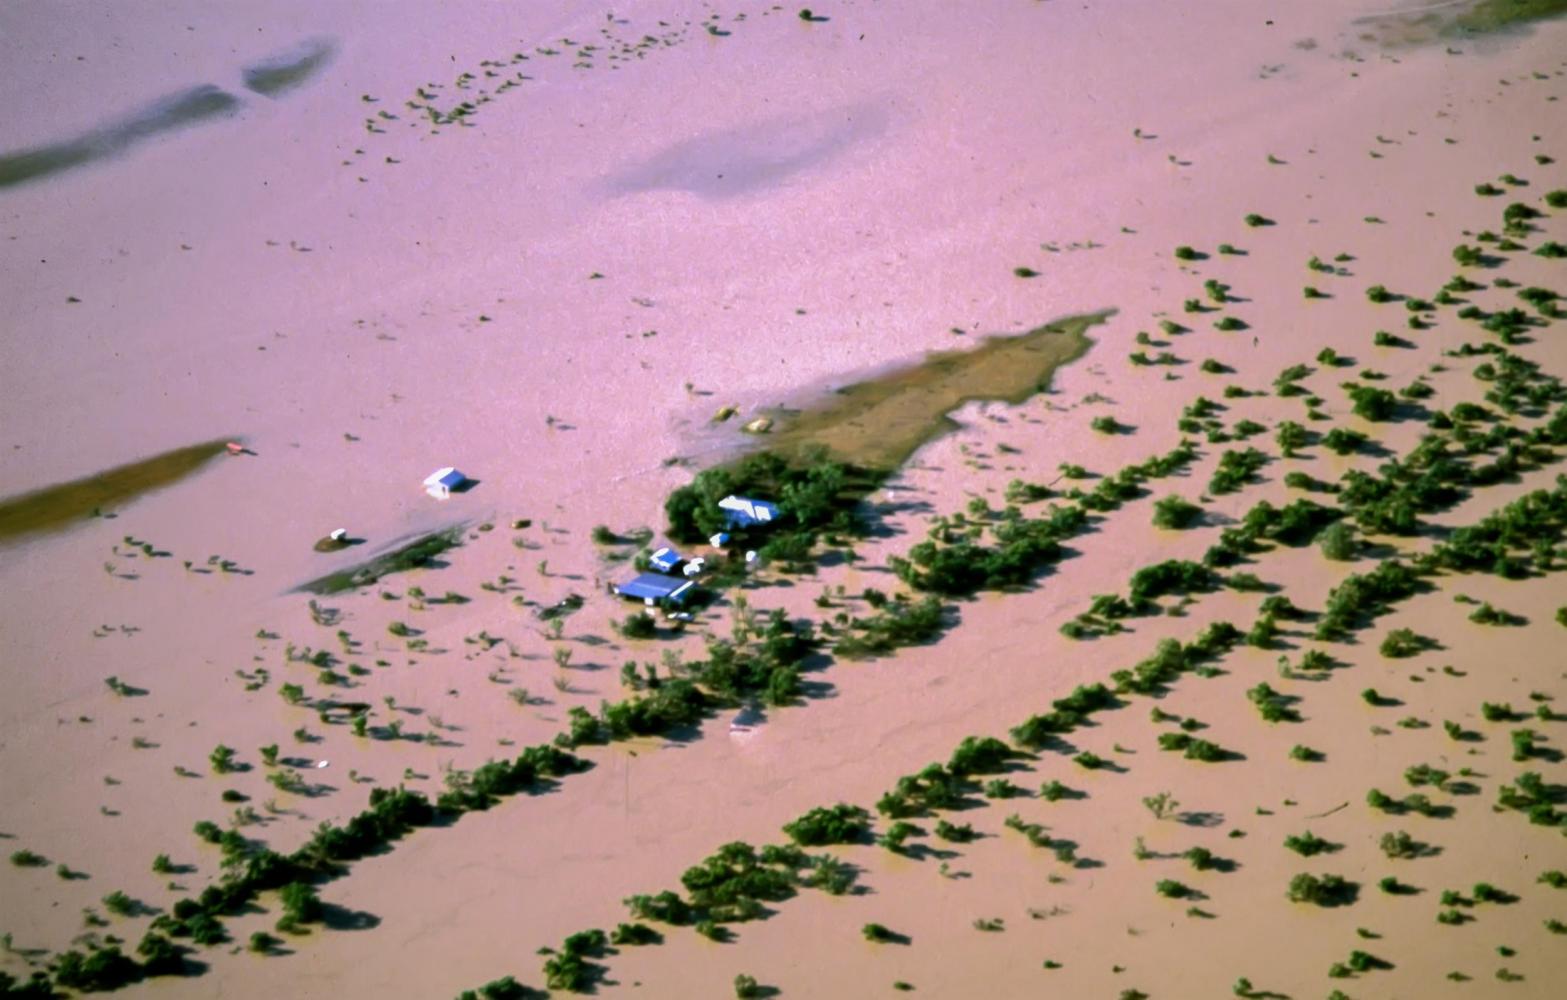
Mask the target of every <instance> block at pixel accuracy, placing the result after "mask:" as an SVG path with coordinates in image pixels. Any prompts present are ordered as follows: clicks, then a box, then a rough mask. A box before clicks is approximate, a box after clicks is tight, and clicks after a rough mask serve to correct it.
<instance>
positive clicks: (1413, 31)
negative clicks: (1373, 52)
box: [1355, 0, 1567, 47]
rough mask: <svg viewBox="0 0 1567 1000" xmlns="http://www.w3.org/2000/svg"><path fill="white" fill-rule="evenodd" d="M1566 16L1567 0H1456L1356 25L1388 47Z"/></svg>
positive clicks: (1374, 17) (1494, 31)
mask: <svg viewBox="0 0 1567 1000" xmlns="http://www.w3.org/2000/svg"><path fill="white" fill-rule="evenodd" d="M1563 14H1567V0H1456V2H1450V3H1433V4H1409V5H1407V6H1406V7H1404V8H1403V9H1401V10H1391V11H1386V12H1379V13H1374V14H1368V15H1366V16H1365V17H1362V18H1359V19H1357V20H1356V21H1355V24H1356V25H1357V26H1359V27H1363V28H1369V29H1370V31H1371V34H1370V35H1369V36H1367V37H1368V38H1369V39H1371V40H1375V41H1376V42H1378V43H1379V44H1382V45H1386V46H1389V47H1399V46H1414V45H1429V44H1431V43H1433V42H1437V41H1448V42H1452V41H1461V40H1463V39H1466V38H1476V37H1479V36H1483V35H1490V34H1497V33H1501V32H1519V31H1528V30H1529V27H1528V26H1529V25H1530V24H1531V23H1533V22H1536V21H1544V20H1547V19H1550V18H1555V17H1561V16H1562V15H1563Z"/></svg>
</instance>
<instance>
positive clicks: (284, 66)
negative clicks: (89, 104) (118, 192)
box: [0, 38, 337, 188]
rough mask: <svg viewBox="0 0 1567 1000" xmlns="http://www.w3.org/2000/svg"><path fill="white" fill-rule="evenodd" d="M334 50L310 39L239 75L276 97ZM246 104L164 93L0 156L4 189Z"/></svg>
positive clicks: (227, 96)
mask: <svg viewBox="0 0 1567 1000" xmlns="http://www.w3.org/2000/svg"><path fill="white" fill-rule="evenodd" d="M336 51H337V46H336V43H335V42H333V41H332V40H331V39H329V38H312V39H308V40H307V41H304V42H301V43H300V44H298V45H296V46H294V47H293V48H290V49H285V50H284V51H282V52H279V53H277V54H276V55H272V56H268V57H267V58H265V59H262V60H261V61H259V62H256V63H252V64H251V65H249V66H246V67H245V68H244V69H243V70H241V71H240V75H241V78H242V79H243V80H244V83H245V86H246V87H247V88H249V89H250V90H252V91H254V92H255V93H258V94H261V95H263V96H265V97H276V96H278V95H280V94H284V93H287V92H288V91H290V90H293V89H294V88H295V87H298V86H301V85H302V84H304V83H305V82H306V81H308V80H309V79H310V78H311V77H313V76H315V75H316V74H317V73H319V72H320V71H321V70H322V69H323V68H324V67H325V66H326V65H327V63H328V62H330V61H331V59H332V56H333V55H334V54H335V53H336ZM243 103H244V102H243V101H241V100H240V99H239V98H238V97H235V96H234V95H233V94H231V93H229V92H228V91H226V90H224V89H223V88H221V87H218V86H216V85H215V84H210V83H206V84H202V85H201V86H199V87H191V88H190V89H189V90H182V91H178V92H176V93H173V94H168V95H165V96H163V97H160V98H158V99H157V100H155V101H153V102H151V103H150V104H147V105H145V106H144V107H142V108H139V109H137V110H136V111H133V112H132V113H131V114H129V115H127V116H125V117H124V118H122V119H120V120H119V121H116V122H113V123H111V124H109V125H104V126H101V127H99V128H96V129H92V130H91V131H88V132H84V133H82V134H81V135H78V136H76V137H75V138H71V139H67V140H65V141H64V142H56V143H51V144H49V145H47V146H35V147H33V148H31V149H24V150H21V151H19V152H15V153H6V154H3V155H0V188H6V187H13V186H15V185H18V184H25V183H27V182H28V181H34V180H40V179H42V178H45V177H50V176H53V175H54V174H58V173H62V172H64V171H67V170H71V169H74V168H76V167H81V166H86V165H87V164H89V163H96V162H99V161H102V160H107V159H110V158H112V157H115V156H120V155H123V154H124V153H126V152H128V151H129V150H130V148H131V147H132V146H135V145H136V144H137V143H140V142H144V141H146V140H148V139H152V138H156V137H157V136H159V135H162V134H164V133H166V132H172V131H175V130H177V129H182V128H188V127H190V126H192V125H199V124H201V123H203V122H208V121H212V120H214V119H218V118H227V117H229V116H231V115H233V114H235V113H236V112H237V111H238V110H239V109H240V107H241V106H242V105H243Z"/></svg>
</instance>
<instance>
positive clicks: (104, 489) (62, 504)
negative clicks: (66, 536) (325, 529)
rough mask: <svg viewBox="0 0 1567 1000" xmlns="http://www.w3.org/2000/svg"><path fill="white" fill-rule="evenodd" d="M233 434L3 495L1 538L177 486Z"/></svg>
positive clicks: (57, 526)
mask: <svg viewBox="0 0 1567 1000" xmlns="http://www.w3.org/2000/svg"><path fill="white" fill-rule="evenodd" d="M228 440H229V439H228V438H218V439H216V440H213V441H204V442H202V443H201V444H193V445H187V446H186V447H184V448H176V449H174V450H173V451H166V452H163V453H162V454H159V455H153V456H152V457H151V458H144V459H142V460H140V461H137V462H131V463H129V464H128V465H121V466H116V467H115V468H112V469H109V470H107V471H104V472H99V473H95V474H94V475H91V476H87V477H86V478H83V479H76V480H72V481H71V482H68V483H60V484H59V485H56V486H50V487H47V488H45V489H41V490H38V491H36V492H33V493H24V494H22V495H21V496H17V497H11V498H9V499H6V500H0V544H4V543H6V542H10V541H15V540H17V539H20V538H25V537H27V536H29V535H36V534H42V533H45V532H50V531H60V530H62V529H64V528H67V527H69V526H70V525H72V524H74V523H75V522H77V521H82V520H85V519H87V518H89V517H93V516H96V515H97V514H99V513H104V512H110V511H113V510H114V509H115V508H117V507H121V506H123V505H125V504H127V503H130V502H131V501H132V500H135V499H136V498H138V497H140V496H142V495H144V494H146V493H151V492H152V491H153V490H160V489H163V488H164V487H167V486H172V485H174V484H175V483H177V482H179V481H180V480H182V479H184V478H186V477H187V476H190V475H193V474H194V473H195V472H196V471H197V470H199V469H200V468H201V467H202V466H204V465H206V464H207V463H208V462H209V461H211V460H212V459H213V458H215V457H217V456H218V455H221V454H222V453H223V451H224V446H225V444H226V442H227V441H228Z"/></svg>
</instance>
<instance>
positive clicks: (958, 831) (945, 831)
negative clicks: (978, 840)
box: [936, 819, 979, 844]
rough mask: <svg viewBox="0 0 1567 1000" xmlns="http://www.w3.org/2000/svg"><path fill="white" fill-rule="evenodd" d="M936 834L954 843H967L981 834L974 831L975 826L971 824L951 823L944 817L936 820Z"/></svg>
mask: <svg viewBox="0 0 1567 1000" xmlns="http://www.w3.org/2000/svg"><path fill="white" fill-rule="evenodd" d="M936 836H938V837H940V838H941V839H942V840H947V841H951V842H952V843H954V844H966V843H968V842H969V841H971V840H973V839H974V838H975V837H977V836H979V834H977V833H975V832H974V827H973V826H972V825H971V824H968V823H962V824H957V823H949V822H947V821H946V820H944V819H943V820H937V821H936Z"/></svg>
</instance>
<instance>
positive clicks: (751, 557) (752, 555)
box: [745, 549, 756, 563]
mask: <svg viewBox="0 0 1567 1000" xmlns="http://www.w3.org/2000/svg"><path fill="white" fill-rule="evenodd" d="M745 561H746V562H747V563H754V562H756V550H755V549H752V550H751V551H749V552H747V553H746V554H745Z"/></svg>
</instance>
